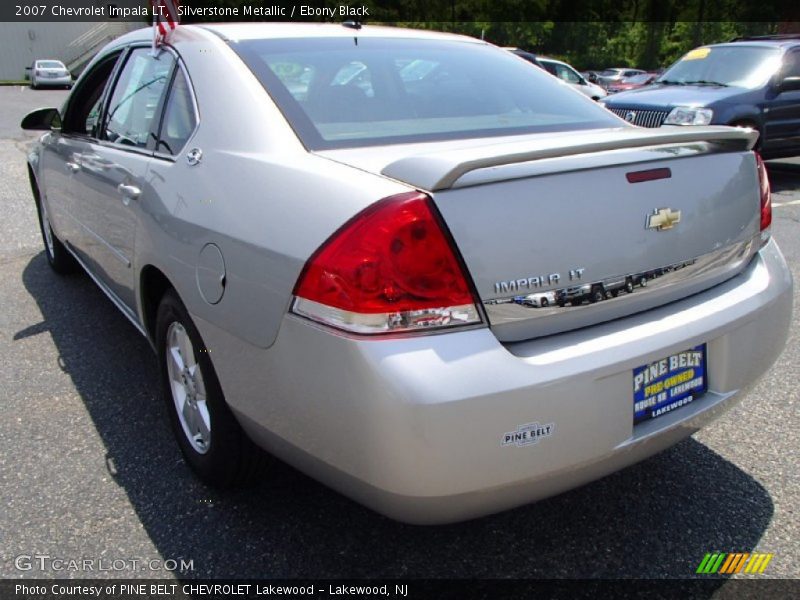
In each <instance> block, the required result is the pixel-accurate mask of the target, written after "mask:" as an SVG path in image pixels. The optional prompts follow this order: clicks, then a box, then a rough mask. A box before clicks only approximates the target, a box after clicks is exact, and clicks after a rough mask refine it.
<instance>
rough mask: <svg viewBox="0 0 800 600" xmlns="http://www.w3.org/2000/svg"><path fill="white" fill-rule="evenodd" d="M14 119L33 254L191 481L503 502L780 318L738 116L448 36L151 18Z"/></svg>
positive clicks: (717, 404)
mask: <svg viewBox="0 0 800 600" xmlns="http://www.w3.org/2000/svg"><path fill="white" fill-rule="evenodd" d="M620 97H622V96H620ZM22 127H23V128H25V129H31V130H41V131H42V135H41V138H40V139H39V141H38V143H37V144H36V145H35V146H34V147H33V148H32V150H31V151H30V153H29V155H28V174H29V176H30V183H31V188H32V196H33V200H34V201H35V203H36V207H37V209H38V215H39V221H40V225H41V231H42V238H43V241H44V246H45V253H46V256H47V260H48V262H49V264H50V266H51V267H52V269H53V271H55V272H56V273H58V274H65V273H68V272H70V271H74V270H75V269H77V268H80V269H83V270H85V271H86V272H87V273H88V274H89V276H90V277H91V278H92V279H93V280H94V281H95V282H96V283H97V285H98V286H99V287H100V288H101V289H102V290H103V291H104V292H105V293H106V294H107V295H108V297H109V298H110V300H111V301H112V302H113V303H114V304H115V305H116V306H117V307H118V308H119V310H120V311H121V312H122V313H123V314H124V315H125V316H126V317H127V318H128V319H129V320H130V321H131V322H132V323H133V324H134V326H135V327H136V328H137V329H138V330H139V331H140V332H141V333H142V335H144V336H145V337H146V338H147V339H148V340H149V342H150V343H151V345H152V347H153V349H154V351H155V353H156V355H157V357H158V367H159V377H160V386H161V390H162V394H163V397H164V401H165V407H166V410H167V413H168V415H169V419H170V421H171V424H172V429H173V431H174V434H175V437H176V440H177V442H178V445H179V447H180V450H181V451H182V453H183V457H184V458H185V461H186V463H187V464H188V465H189V467H190V468H191V469H192V470H193V471H194V472H195V473H196V474H197V476H198V477H200V478H201V479H202V480H203V481H205V482H206V483H207V484H209V485H211V486H216V487H230V486H235V485H241V484H244V483H246V482H248V481H253V480H259V479H263V478H268V477H270V472H269V469H267V468H265V467H267V466H268V464H269V462H270V461H271V460H274V459H275V458H277V459H280V460H282V461H285V462H286V463H289V464H291V465H293V466H294V467H296V468H297V469H299V470H301V471H303V472H305V473H308V474H309V475H311V476H312V477H314V478H316V479H318V480H319V481H322V482H324V483H325V484H327V485H328V486H330V487H332V488H334V489H336V490H338V491H339V492H341V493H342V494H345V495H347V496H349V497H351V498H354V499H355V500H357V501H359V502H361V503H363V504H365V505H367V506H369V507H371V508H373V509H374V510H376V511H378V512H381V513H383V514H386V515H389V516H390V517H392V518H395V519H398V520H402V521H407V522H412V523H421V524H434V523H445V522H453V521H459V520H465V519H469V518H473V517H477V516H481V515H485V514H489V513H493V512H497V511H501V510H505V509H508V508H511V507H515V506H518V505H522V504H525V503H530V502H533V501H536V500H538V499H541V498H545V497H548V496H552V495H555V494H558V493H560V492H562V491H564V490H568V489H570V488H573V487H576V486H579V485H582V484H584V483H586V482H589V481H591V480H594V479H597V478H600V477H603V476H604V475H607V474H609V473H611V472H613V471H616V470H618V469H621V468H623V467H626V466H628V465H631V464H633V463H635V462H638V461H641V460H643V459H644V458H646V457H649V456H651V455H653V454H655V453H657V452H659V451H661V450H663V449H665V448H667V447H670V446H672V445H674V444H676V443H677V442H678V441H680V440H682V439H684V438H686V437H687V436H689V435H691V434H692V433H693V432H695V431H697V430H698V429H699V428H701V427H703V426H705V425H706V424H708V423H710V422H711V421H712V420H713V419H715V418H716V417H718V416H719V415H720V414H721V413H722V412H723V411H725V410H726V409H728V408H729V407H731V406H732V405H733V404H734V403H736V402H738V401H739V400H741V399H742V397H743V396H744V395H745V394H746V393H747V391H748V390H749V389H750V388H751V387H752V386H753V384H754V383H755V382H756V381H757V380H758V379H759V377H761V376H762V375H763V374H764V373H765V372H766V371H767V370H768V369H769V368H770V366H771V365H772V364H773V362H774V361H775V360H776V358H777V357H778V355H779V354H780V353H781V351H782V349H783V347H784V344H785V342H786V339H787V336H788V333H789V325H790V320H791V313H792V298H793V296H792V285H793V284H792V278H791V275H790V272H789V269H788V268H787V265H786V262H785V260H784V258H783V255H782V254H781V251H780V249H779V248H778V246H777V244H776V243H775V241H774V240H773V239H772V237H771V235H770V223H771V219H772V212H771V211H772V206H771V201H770V184H769V181H768V179H767V173H766V170H765V167H764V163H763V162H762V160H761V157H760V156H759V154H758V153H757V152H756V151H755V150H754V148H756V149H757V146H756V144H757V143H758V132H757V131H756V130H754V129H752V128H734V127H727V126H716V125H709V126H691V127H686V126H680V125H676V126H663V127H657V128H644V127H637V126H635V125H634V124H631V123H628V122H626V121H625V120H623V119H622V118H620V117H618V116H617V115H615V114H613V113H612V112H610V111H609V110H607V109H606V108H604V107H603V106H602V105H601V104H600V103H598V102H596V101H594V100H593V99H592V98H590V97H588V96H587V95H585V94H583V93H581V91H579V90H577V89H575V88H574V86H571V85H569V84H568V83H567V82H565V81H562V80H559V79H558V78H556V77H553V76H551V75H550V74H549V73H547V72H546V71H544V70H542V69H540V68H539V67H537V66H535V65H533V64H531V63H530V62H528V61H527V60H525V59H524V58H522V57H520V56H517V55H515V54H513V53H511V52H509V51H507V50H504V49H502V48H499V47H496V46H493V45H491V44H489V43H486V42H483V41H480V40H476V39H473V38H469V37H462V36H458V35H450V34H439V33H433V32H424V31H415V30H410V29H399V28H390V27H378V26H371V25H364V26H361V25H360V24H356V23H345V24H343V25H339V24H298V23H285V24H269V23H252V24H235V23H230V24H220V25H182V26H181V27H179V28H178V29H176V30H175V31H174V32H173V33H171V34H170V36H169V37H168V38H167V41H166V42H165V43H163V44H161V45H160V46H158V47H157V48H156V49H154V48H153V33H152V30H151V29H149V28H146V29H142V30H139V31H134V32H131V33H128V34H126V35H124V36H122V37H120V38H118V39H116V40H114V41H112V42H110V43H109V44H108V45H107V46H105V48H103V49H102V50H101V51H100V52H99V53H98V54H97V56H96V57H95V58H94V59H93V60H92V61H91V63H90V64H89V65H88V66H87V68H86V69H85V70H84V71H83V73H82V74H81V75H80V77H79V78H78V79H77V80H76V81H75V82H74V86H73V89H72V91H71V93H70V95H69V97H68V99H67V100H66V102H65V104H64V105H63V106H61V107H54V108H46V109H40V110H37V111H34V112H32V113H30V114H29V115H28V116H27V117H25V119H24V120H23V122H22Z"/></svg>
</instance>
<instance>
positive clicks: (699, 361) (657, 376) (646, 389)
mask: <svg viewBox="0 0 800 600" xmlns="http://www.w3.org/2000/svg"><path fill="white" fill-rule="evenodd" d="M707 379H708V378H707V376H706V345H705V344H701V345H700V346H695V347H694V348H690V349H689V350H685V351H683V352H677V353H675V354H673V355H671V356H667V357H666V358H662V359H661V360H657V361H655V362H652V363H650V364H649V365H642V366H641V367H636V368H635V369H634V370H633V422H634V424H636V423H641V422H642V421H646V420H648V419H654V418H656V417H660V416H661V415H663V414H666V413H668V412H672V411H673V410H675V409H677V408H680V407H681V406H686V405H687V404H689V403H690V402H692V401H693V400H694V399H695V398H697V397H698V396H701V395H702V394H703V393H704V392H705V391H706V389H707V387H708V381H707Z"/></svg>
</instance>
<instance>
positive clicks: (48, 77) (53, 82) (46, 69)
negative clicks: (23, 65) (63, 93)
mask: <svg viewBox="0 0 800 600" xmlns="http://www.w3.org/2000/svg"><path fill="white" fill-rule="evenodd" d="M27 70H29V71H30V75H29V76H30V81H31V87H32V88H33V89H36V88H40V87H56V86H57V87H66V88H70V87H72V75H71V74H70V72H69V70H68V69H67V67H66V66H64V63H63V62H61V61H60V60H52V59H48V60H37V61H34V63H33V65H31V67H30V68H28V69H27Z"/></svg>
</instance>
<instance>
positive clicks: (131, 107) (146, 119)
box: [104, 48, 175, 148]
mask: <svg viewBox="0 0 800 600" xmlns="http://www.w3.org/2000/svg"><path fill="white" fill-rule="evenodd" d="M174 64H175V58H174V57H173V55H172V54H171V53H169V52H159V53H158V55H157V56H153V55H152V51H151V50H150V49H149V48H136V49H134V50H133V51H132V52H131V53H130V55H129V56H128V59H127V60H126V61H125V66H124V67H123V68H122V71H121V72H120V75H119V77H118V78H117V82H116V85H115V86H114V91H113V93H112V95H111V100H110V101H109V103H108V112H107V115H106V119H105V123H106V125H105V131H104V138H105V139H107V140H108V141H110V142H114V143H116V144H123V145H126V146H136V147H139V148H147V147H149V144H151V140H152V139H153V136H154V132H155V130H156V129H157V126H158V122H157V117H158V115H159V109H160V107H161V100H162V97H163V95H164V91H165V89H166V86H167V82H168V80H169V76H170V74H171V72H172V67H173V65H174Z"/></svg>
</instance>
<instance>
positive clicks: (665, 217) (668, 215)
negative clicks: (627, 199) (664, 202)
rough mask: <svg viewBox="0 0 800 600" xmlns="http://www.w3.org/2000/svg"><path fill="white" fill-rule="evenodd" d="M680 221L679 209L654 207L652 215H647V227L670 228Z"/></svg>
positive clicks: (659, 229) (656, 228)
mask: <svg viewBox="0 0 800 600" xmlns="http://www.w3.org/2000/svg"><path fill="white" fill-rule="evenodd" d="M680 222H681V211H679V210H672V209H671V208H656V209H655V210H653V214H652V215H647V229H655V230H656V231H663V230H664V229H672V227H673V226H674V225H675V224H676V223H680Z"/></svg>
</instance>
